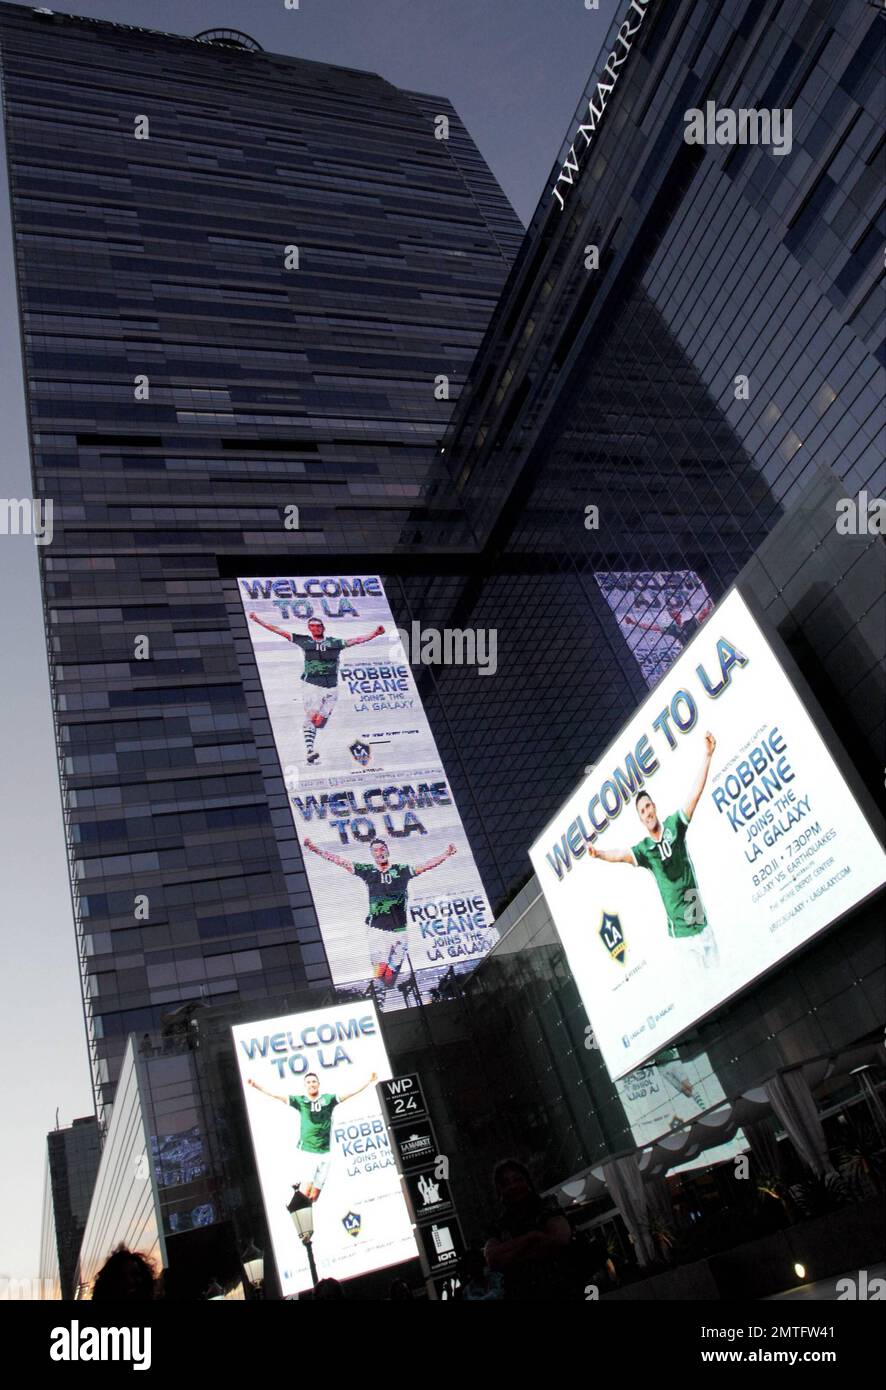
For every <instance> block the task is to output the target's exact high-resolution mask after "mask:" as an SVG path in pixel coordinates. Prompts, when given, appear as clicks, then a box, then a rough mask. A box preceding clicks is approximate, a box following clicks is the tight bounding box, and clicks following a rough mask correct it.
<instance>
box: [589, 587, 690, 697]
mask: <svg viewBox="0 0 886 1390" xmlns="http://www.w3.org/2000/svg"><path fill="white" fill-rule="evenodd" d="M594 578H595V579H596V581H597V583H598V584H599V586H600V590H601V592H602V593H603V595H604V597H605V599H606V602H607V603H608V604H609V607H610V608H611V609H612V611H613V613H614V614H615V618H616V621H617V622H618V626H619V628H620V629H621V633H622V636H623V637H624V639H625V641H626V642H627V644H628V646H629V647H630V649H631V652H632V654H633V656H634V658H635V660H636V662H637V665H638V666H639V667H640V670H641V671H642V673H643V677H644V679H645V681H646V684H647V685H649V686H653V685H655V683H656V682H657V681H658V680H660V679H661V677H662V676H663V675H664V674H665V672H666V671H668V670H669V669H670V667H671V666H673V664H674V662H675V660H676V659H677V657H678V656H679V655H680V653H681V652H682V650H683V648H684V647H686V646H687V645H688V644H689V643H690V642H691V641H692V638H693V637H694V636H695V634H696V633H697V632H698V629H699V628H700V627H701V625H702V623H703V622H704V620H705V618H707V617H708V615H709V614H710V613H711V611H712V609H713V607H714V603H713V600H712V599H711V597H710V595H709V594H708V591H707V589H706V588H705V586H704V584H703V583H702V581H701V579H699V577H698V575H697V574H696V573H695V571H694V570H605V571H598V572H597V573H596V574H595V575H594Z"/></svg>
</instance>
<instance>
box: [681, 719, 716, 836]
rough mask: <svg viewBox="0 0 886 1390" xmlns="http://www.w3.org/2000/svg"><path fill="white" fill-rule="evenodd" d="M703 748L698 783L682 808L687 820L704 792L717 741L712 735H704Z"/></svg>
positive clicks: (691, 815)
mask: <svg viewBox="0 0 886 1390" xmlns="http://www.w3.org/2000/svg"><path fill="white" fill-rule="evenodd" d="M704 746H705V755H704V762H703V763H702V768H701V772H700V773H699V774H698V781H697V782H696V784H695V789H694V790H693V792H692V795H691V796H690V798H689V800H688V801H687V802H686V805H685V806H684V807H683V812H684V814H685V816H686V819H687V820H692V817H693V815H694V814H695V808H696V806H697V805H698V803H699V801H700V800H701V794H702V792H703V791H704V789H705V783H706V782H707V780H708V773H709V772H710V770H711V758H712V757H713V756H714V749H715V748H716V746H717V740H716V739H715V738H714V735H713V734H711V733H707V734H705V736H704Z"/></svg>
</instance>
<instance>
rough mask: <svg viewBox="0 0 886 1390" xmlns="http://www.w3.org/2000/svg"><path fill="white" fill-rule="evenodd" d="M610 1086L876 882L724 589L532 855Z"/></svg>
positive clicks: (742, 607)
mask: <svg viewBox="0 0 886 1390" xmlns="http://www.w3.org/2000/svg"><path fill="white" fill-rule="evenodd" d="M530 856H531V859H532V863H533V867H534V868H535V871H536V873H537V875H538V878H539V881H540V883H541V886H542V889H543V891H544V894H545V897H546V899H547V901H548V904H549V906H550V909H551V913H552V915H553V919H554V922H555V924H556V926H557V929H558V931H559V933H560V936H561V937H562V940H563V943H564V946H565V949H566V953H567V956H568V958H569V962H570V966H571V968H572V972H573V974H574V976H575V979H576V983H577V985H578V988H579V990H580V992H581V995H582V998H583V1001H584V1004H585V1007H586V1009H587V1011H588V1015H589V1017H590V1019H591V1022H592V1024H593V1028H594V1033H595V1035H596V1038H597V1041H598V1043H599V1046H600V1049H601V1052H602V1054H603V1057H604V1060H605V1062H606V1065H607V1067H608V1069H609V1072H610V1075H611V1076H612V1077H613V1079H616V1078H618V1077H621V1076H624V1075H626V1074H627V1073H628V1072H630V1071H633V1070H634V1069H635V1068H637V1067H639V1066H640V1065H641V1064H642V1063H643V1062H645V1061H646V1060H647V1058H649V1057H650V1056H653V1055H654V1054H655V1053H656V1052H659V1051H660V1050H661V1049H662V1047H665V1046H667V1045H668V1044H669V1043H670V1042H672V1041H673V1040H674V1039H675V1038H677V1037H679V1036H680V1034H681V1033H683V1032H685V1030H686V1029H687V1028H688V1027H690V1025H691V1024H693V1023H694V1022H696V1021H697V1020H698V1019H700V1018H702V1017H703V1016H704V1015H705V1014H707V1013H710V1011H711V1010H712V1009H714V1008H716V1007H717V1006H718V1005H719V1004H722V1003H723V1002H724V1001H725V1000H726V999H728V998H730V997H731V996H732V995H734V994H735V993H736V992H737V991H739V990H741V989H742V988H744V987H745V986H746V985H747V984H749V983H750V981H752V980H754V979H755V978H756V977H757V976H758V975H761V974H762V973H763V972H764V971H765V970H767V969H769V968H770V967H771V966H773V965H775V964H776V962H778V961H780V960H782V959H783V958H784V957H785V956H787V955H788V954H789V953H790V952H791V951H794V950H796V949H797V948H798V947H799V946H802V945H803V944H804V942H806V941H808V940H809V939H810V937H812V936H814V935H815V934H816V933H817V932H819V931H822V930H823V929H824V928H825V927H827V926H828V925H829V924H830V923H832V922H834V921H835V920H836V919H837V918H838V917H840V916H842V915H843V914H844V913H845V912H847V911H849V909H850V908H852V907H854V906H855V905H856V904H857V903H860V902H861V901H862V900H863V899H864V898H867V897H868V896H869V895H870V894H872V893H874V892H876V890H877V889H878V888H880V887H881V886H882V884H883V882H884V879H886V856H884V853H883V849H882V847H881V845H880V843H879V841H878V840H877V838H876V836H875V834H874V832H873V830H872V829H871V827H870V825H869V824H868V821H867V819H866V817H865V815H864V814H863V812H862V811H861V809H860V807H859V805H858V802H857V800H856V798H855V796H854V795H853V793H852V792H851V791H850V788H849V786H848V785H847V782H846V780H845V778H844V776H843V774H842V773H841V771H840V769H839V767H838V766H837V763H836V762H835V760H834V758H833V756H832V755H831V753H830V751H829V748H828V746H827V744H826V742H825V739H824V738H823V737H822V734H821V732H820V731H819V729H818V728H817V726H816V722H815V716H813V715H812V714H810V712H809V710H808V709H807V707H806V705H805V704H804V702H803V700H802V699H801V697H800V695H799V694H798V692H797V690H796V689H795V687H794V685H793V684H792V682H791V681H790V680H789V679H788V677H787V675H786V673H785V671H784V669H783V667H782V665H781V664H780V662H779V660H778V658H777V657H776V655H775V653H774V652H773V650H772V647H771V646H770V644H769V642H768V640H767V638H766V637H765V635H764V633H763V631H762V630H761V628H760V626H759V624H758V623H757V621H756V619H755V618H754V616H753V615H752V613H751V612H750V610H749V608H748V606H747V604H746V603H745V600H744V599H743V598H742V596H741V594H740V593H739V592H738V591H737V590H734V591H732V592H731V593H730V594H729V595H728V596H727V598H726V599H724V601H723V602H722V603H721V604H720V606H719V608H718V609H717V610H716V611H715V613H714V614H713V615H712V616H711V617H710V618H709V619H708V621H707V623H706V624H705V626H704V628H703V629H702V630H701V631H700V632H699V633H698V635H697V636H696V637H695V638H694V639H693V641H692V642H691V643H690V645H689V646H688V648H687V649H686V651H685V652H684V653H683V654H682V656H680V657H679V658H678V659H677V661H676V662H675V664H674V665H673V666H672V667H671V669H670V671H669V672H668V675H667V676H666V677H665V679H664V680H662V681H661V682H660V684H659V685H658V686H657V687H656V689H655V690H654V692H652V693H651V694H650V695H649V696H648V697H647V699H646V700H645V701H644V703H643V704H642V705H641V706H640V708H639V710H638V711H637V713H636V714H635V715H634V717H633V718H632V719H631V720H630V722H629V723H628V724H626V725H625V727H624V729H623V730H622V732H621V733H620V735H619V737H618V738H617V739H616V740H615V741H614V742H613V743H612V744H610V746H609V747H608V748H607V749H606V751H605V752H604V753H603V754H602V755H601V757H599V758H598V759H597V762H596V767H595V770H594V771H593V772H592V773H591V774H590V775H589V776H588V777H587V778H586V779H585V781H584V782H583V784H582V785H581V786H580V787H579V789H578V790H577V791H576V792H575V793H573V795H572V796H571V797H570V798H569V800H568V801H567V802H566V804H565V805H564V806H563V808H562V809H561V810H560V812H559V813H558V814H557V815H556V816H555V817H554V819H553V820H552V821H551V822H550V824H549V825H548V826H547V828H546V829H545V831H544V832H543V834H542V835H541V836H540V837H539V839H538V840H537V841H536V842H535V844H534V845H533V846H532V849H531V851H530Z"/></svg>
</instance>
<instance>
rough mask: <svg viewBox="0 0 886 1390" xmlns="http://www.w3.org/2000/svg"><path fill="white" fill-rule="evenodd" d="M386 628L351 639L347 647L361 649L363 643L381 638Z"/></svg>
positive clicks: (346, 644)
mask: <svg viewBox="0 0 886 1390" xmlns="http://www.w3.org/2000/svg"><path fill="white" fill-rule="evenodd" d="M383 632H384V628H383V627H381V626H379V627H377V628H376V629H375V630H374V632H367V633H365V634H364V636H363V637H349V638H348V640H347V641H346V642H345V646H346V647H359V645H360V643H361V642H374V641H375V639H376V637H381V635H382V633H383Z"/></svg>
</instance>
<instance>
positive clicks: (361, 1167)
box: [233, 1000, 418, 1297]
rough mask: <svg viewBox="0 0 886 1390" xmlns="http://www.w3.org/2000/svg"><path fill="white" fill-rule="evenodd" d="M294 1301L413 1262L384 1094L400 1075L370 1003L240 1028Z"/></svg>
mask: <svg viewBox="0 0 886 1390" xmlns="http://www.w3.org/2000/svg"><path fill="white" fill-rule="evenodd" d="M233 1037H234V1047H235V1049H236V1053H237V1064H238V1066H239V1069H240V1080H241V1083H242V1085H243V1093H244V1097H245V1101H246V1112H247V1115H248V1117H249V1129H250V1133H251V1135H252V1143H253V1147H254V1149H255V1161H256V1167H257V1169H258V1176H259V1181H260V1183H261V1189H262V1198H263V1200H264V1205H265V1213H266V1216H267V1221H268V1231H269V1232H270V1236H271V1241H272V1243H273V1246H274V1258H275V1260H276V1263H277V1270H278V1272H279V1275H280V1282H281V1287H282V1291H283V1295H284V1297H287V1296H291V1295H292V1294H295V1293H299V1292H301V1291H303V1290H304V1289H307V1288H309V1287H310V1286H311V1283H312V1276H311V1269H310V1261H309V1259H308V1250H307V1246H306V1244H305V1241H304V1233H305V1232H308V1233H310V1236H311V1240H310V1244H311V1250H312V1253H313V1258H314V1264H315V1266H316V1271H317V1278H318V1279H326V1278H332V1279H352V1278H354V1277H355V1276H356V1275H358V1274H367V1273H370V1272H371V1271H372V1270H375V1269H384V1268H386V1267H387V1266H388V1265H392V1264H399V1263H401V1262H403V1261H405V1260H414V1259H415V1258H416V1257H417V1255H418V1250H417V1247H416V1242H415V1237H414V1236H413V1233H412V1223H411V1221H410V1218H409V1212H408V1209H407V1206H406V1202H405V1200H404V1197H403V1192H402V1189H401V1187H400V1178H399V1174H398V1171H397V1164H396V1161H395V1159H394V1156H393V1154H392V1153H391V1146H390V1141H389V1139H388V1134H387V1127H386V1125H385V1120H384V1116H383V1113H382V1108H381V1103H380V1101H379V1098H378V1095H377V1092H376V1083H377V1081H378V1080H379V1078H381V1079H386V1078H388V1077H390V1075H391V1068H390V1064H389V1062H388V1057H387V1053H386V1051H385V1045H384V1041H383V1039H382V1036H381V1033H380V1031H379V1026H378V1016H377V1014H376V1011H375V1009H374V1007H373V1006H372V1004H371V1003H370V1002H369V1001H368V1000H361V1001H360V1002H359V1003H356V1004H342V1005H337V1006H334V1007H333V1008H327V1009H312V1010H310V1011H305V1012H302V1013H298V1014H288V1015H286V1016H284V1017H282V1018H268V1019H263V1020H261V1021H259V1022H256V1023H243V1024H238V1025H236V1026H235V1027H234V1029H233Z"/></svg>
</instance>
